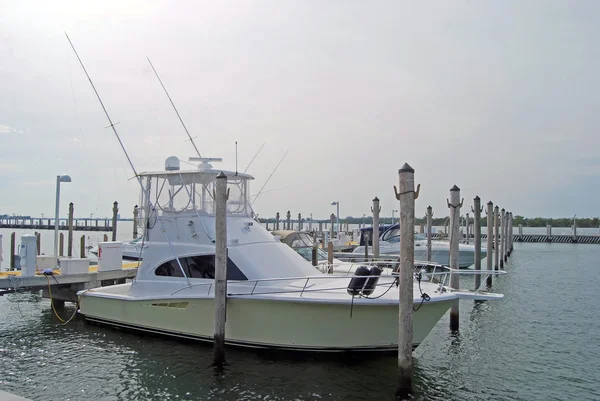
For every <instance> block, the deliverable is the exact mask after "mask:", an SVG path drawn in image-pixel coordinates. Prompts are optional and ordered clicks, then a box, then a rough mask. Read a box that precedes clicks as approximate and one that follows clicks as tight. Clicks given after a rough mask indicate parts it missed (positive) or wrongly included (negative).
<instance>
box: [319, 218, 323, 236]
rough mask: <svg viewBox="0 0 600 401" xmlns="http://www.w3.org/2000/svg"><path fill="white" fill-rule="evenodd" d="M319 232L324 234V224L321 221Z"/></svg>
mask: <svg viewBox="0 0 600 401" xmlns="http://www.w3.org/2000/svg"><path fill="white" fill-rule="evenodd" d="M319 232H320V233H322V232H323V222H322V221H319Z"/></svg>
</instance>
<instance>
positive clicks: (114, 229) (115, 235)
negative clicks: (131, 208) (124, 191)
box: [112, 201, 119, 241]
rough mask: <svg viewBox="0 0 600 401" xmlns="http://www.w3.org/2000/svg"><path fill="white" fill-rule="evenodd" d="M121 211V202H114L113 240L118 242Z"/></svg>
mask: <svg viewBox="0 0 600 401" xmlns="http://www.w3.org/2000/svg"><path fill="white" fill-rule="evenodd" d="M118 211H119V202H117V201H114V203H113V210H112V212H113V215H112V240H113V241H116V240H117V212H118Z"/></svg>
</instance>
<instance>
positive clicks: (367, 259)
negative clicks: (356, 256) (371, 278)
mask: <svg viewBox="0 0 600 401" xmlns="http://www.w3.org/2000/svg"><path fill="white" fill-rule="evenodd" d="M369 237H370V236H369V232H368V231H365V263H367V262H368V261H369V239H370V238H369Z"/></svg>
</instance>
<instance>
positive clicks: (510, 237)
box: [508, 212, 513, 256]
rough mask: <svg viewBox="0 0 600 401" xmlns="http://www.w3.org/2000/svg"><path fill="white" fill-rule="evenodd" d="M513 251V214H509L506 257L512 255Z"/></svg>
mask: <svg viewBox="0 0 600 401" xmlns="http://www.w3.org/2000/svg"><path fill="white" fill-rule="evenodd" d="M512 250H513V214H512V212H510V213H509V214H508V256H510V254H511V253H512Z"/></svg>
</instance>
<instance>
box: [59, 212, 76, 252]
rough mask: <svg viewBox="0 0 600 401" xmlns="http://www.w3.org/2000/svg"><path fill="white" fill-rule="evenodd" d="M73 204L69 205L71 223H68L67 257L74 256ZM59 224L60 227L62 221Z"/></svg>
mask: <svg viewBox="0 0 600 401" xmlns="http://www.w3.org/2000/svg"><path fill="white" fill-rule="evenodd" d="M73 210H74V209H73V202H71V203H69V223H68V229H69V232H68V236H67V256H68V257H71V256H73ZM57 224H59V225H60V220H58V222H57Z"/></svg>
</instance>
